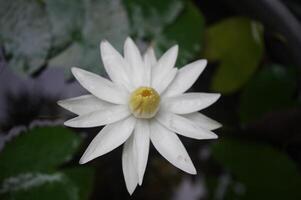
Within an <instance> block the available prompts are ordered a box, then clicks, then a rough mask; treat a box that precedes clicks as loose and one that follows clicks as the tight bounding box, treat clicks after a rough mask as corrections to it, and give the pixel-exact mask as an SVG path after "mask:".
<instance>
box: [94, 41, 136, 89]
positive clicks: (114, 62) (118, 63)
mask: <svg viewBox="0 0 301 200" xmlns="http://www.w3.org/2000/svg"><path fill="white" fill-rule="evenodd" d="M100 53H101V58H102V62H103V64H104V67H105V70H106V72H107V73H108V75H109V77H110V79H111V80H112V81H113V82H114V83H118V84H121V85H123V86H125V87H126V88H127V89H129V90H131V89H132V87H131V86H130V81H129V77H128V72H129V70H130V66H129V64H128V63H127V62H126V61H125V60H124V58H123V57H122V56H121V55H120V54H119V52H118V51H116V49H114V47H112V45H111V44H110V43H109V42H107V41H102V42H101V43H100Z"/></svg>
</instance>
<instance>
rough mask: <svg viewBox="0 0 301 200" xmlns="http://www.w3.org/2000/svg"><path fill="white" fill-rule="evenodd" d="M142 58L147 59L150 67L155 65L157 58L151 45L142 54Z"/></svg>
mask: <svg viewBox="0 0 301 200" xmlns="http://www.w3.org/2000/svg"><path fill="white" fill-rule="evenodd" d="M144 60H147V61H148V63H149V64H150V66H151V67H153V66H155V64H156V63H157V58H156V54H155V51H154V48H153V47H149V48H148V49H147V50H146V52H145V54H144Z"/></svg>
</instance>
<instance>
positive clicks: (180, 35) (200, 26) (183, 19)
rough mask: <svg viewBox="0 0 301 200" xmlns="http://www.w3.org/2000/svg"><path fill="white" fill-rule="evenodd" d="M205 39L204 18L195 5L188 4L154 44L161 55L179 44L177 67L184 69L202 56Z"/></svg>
mask: <svg viewBox="0 0 301 200" xmlns="http://www.w3.org/2000/svg"><path fill="white" fill-rule="evenodd" d="M203 37H204V17H203V16H202V14H201V13H200V11H199V10H198V8H197V7H196V6H195V5H193V4H192V3H189V2H187V3H186V6H185V8H184V10H183V12H182V13H181V15H179V17H178V18H177V19H176V21H175V22H174V23H173V24H171V25H170V26H167V27H166V28H165V29H164V31H163V32H162V33H161V34H159V35H157V36H156V38H155V39H154V43H155V46H156V47H157V48H158V50H159V52H160V53H161V54H162V53H163V52H165V51H166V50H167V49H168V48H170V47H171V46H172V45H174V44H179V57H178V62H177V66H178V67H182V66H183V65H184V64H187V63H188V62H189V61H191V60H193V59H194V58H196V57H198V55H200V52H201V50H202V48H203V46H202V44H203Z"/></svg>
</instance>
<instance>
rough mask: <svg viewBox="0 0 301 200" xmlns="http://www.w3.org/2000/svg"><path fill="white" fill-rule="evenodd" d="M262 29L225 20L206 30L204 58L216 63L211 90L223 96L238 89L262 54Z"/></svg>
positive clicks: (247, 21) (241, 20) (251, 23)
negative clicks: (216, 67) (217, 65)
mask: <svg viewBox="0 0 301 200" xmlns="http://www.w3.org/2000/svg"><path fill="white" fill-rule="evenodd" d="M262 37H263V36H262V26H261V25H260V24H259V23H257V22H254V21H251V20H250V19H247V18H241V17H236V18H229V19H226V20H223V21H221V22H219V23H217V24H214V25H213V26H211V27H209V28H208V29H207V31H206V42H207V44H206V49H205V57H206V58H207V59H208V60H209V61H219V63H220V64H219V67H218V69H217V71H216V72H215V74H214V77H213V80H212V83H211V87H212V89H213V90H214V91H217V92H221V93H224V94H228V93H232V92H235V91H237V90H238V89H240V88H241V87H242V86H243V85H244V84H245V83H246V82H247V81H248V80H249V79H250V78H251V77H252V75H253V74H254V72H255V71H256V69H257V67H258V65H259V62H260V60H261V58H262V55H263V38H262Z"/></svg>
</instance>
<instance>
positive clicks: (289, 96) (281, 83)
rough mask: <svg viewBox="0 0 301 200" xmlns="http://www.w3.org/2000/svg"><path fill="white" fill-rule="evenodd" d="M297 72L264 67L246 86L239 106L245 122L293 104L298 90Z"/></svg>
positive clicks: (271, 66)
mask: <svg viewBox="0 0 301 200" xmlns="http://www.w3.org/2000/svg"><path fill="white" fill-rule="evenodd" d="M295 74H296V73H295V72H294V71H293V70H292V69H290V68H284V67H282V66H279V65H270V66H267V67H265V68H264V69H262V70H261V71H260V72H259V73H258V74H257V75H256V76H255V77H254V78H253V79H252V80H251V81H250V82H249V83H248V84H247V86H246V89H245V90H244V91H243V93H242V96H241V104H240V107H239V114H240V118H241V120H242V121H243V122H248V121H252V120H254V119H256V118H258V117H261V116H262V115H263V114H265V113H267V112H270V111H274V110H277V109H282V108H285V107H287V106H289V105H292V104H293V95H294V93H295V90H296V76H295Z"/></svg>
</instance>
